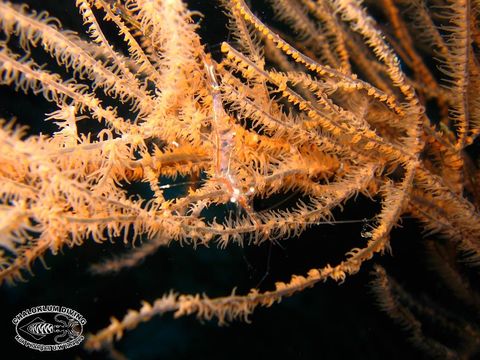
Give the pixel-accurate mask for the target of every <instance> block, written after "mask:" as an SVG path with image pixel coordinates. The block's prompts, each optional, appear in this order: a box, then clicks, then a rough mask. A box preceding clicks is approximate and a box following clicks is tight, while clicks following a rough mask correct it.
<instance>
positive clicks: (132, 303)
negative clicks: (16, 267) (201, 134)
mask: <svg viewBox="0 0 480 360" xmlns="http://www.w3.org/2000/svg"><path fill="white" fill-rule="evenodd" d="M32 3H35V6H36V8H39V9H47V10H49V11H50V12H51V13H52V14H53V15H55V16H57V17H59V18H61V19H62V22H63V24H64V26H65V27H66V28H74V29H76V30H78V31H80V30H81V29H82V25H81V23H80V21H81V20H80V17H79V16H78V14H77V12H76V10H75V9H74V7H73V6H71V5H70V4H67V5H63V4H62V5H59V3H61V2H59V1H53V0H49V1H42V2H32ZM40 3H41V4H40ZM62 3H63V2H62ZM72 3H73V1H72ZM205 3H207V2H202V1H191V6H192V8H194V9H199V10H201V11H202V12H204V13H205V14H206V17H205V19H204V20H202V23H201V26H202V30H201V32H202V38H203V39H204V41H205V43H208V44H209V46H210V48H211V50H212V52H213V53H214V55H216V54H217V55H218V44H219V43H220V42H221V41H223V40H226V39H227V38H228V36H227V34H226V32H225V30H224V21H225V19H224V18H223V17H222V16H221V13H220V12H219V10H218V9H213V10H212V9H211V8H210V6H209V5H206V4H205ZM260 12H262V11H260ZM264 15H265V16H269V12H268V10H265V14H264ZM53 110H55V107H54V106H52V105H50V104H46V103H45V102H44V100H43V99H41V98H35V97H34V96H23V95H17V94H16V93H14V92H13V91H11V90H10V89H6V88H4V87H1V88H0V113H1V114H2V116H4V117H6V118H9V117H13V116H16V117H18V119H19V122H22V123H26V124H29V125H30V126H31V127H32V128H33V129H34V130H32V132H36V133H38V131H45V132H48V131H51V130H52V128H51V127H50V128H45V127H44V126H45V125H43V124H42V123H41V119H42V118H43V116H44V114H45V113H48V112H51V111H53ZM256 206H259V207H266V206H269V204H261V203H258V204H256ZM377 208H378V204H375V203H373V204H372V202H371V201H367V200H366V199H363V198H362V197H359V198H358V199H357V200H356V201H353V200H351V201H349V202H348V203H347V204H346V207H345V210H344V211H343V213H341V212H337V213H336V214H335V215H336V218H337V219H338V220H342V219H344V220H355V219H360V220H361V219H364V218H365V219H368V218H370V217H371V216H372V215H373V214H375V212H376V211H377V210H378V209H377ZM367 225H368V222H362V221H360V222H358V223H351V224H338V225H335V226H332V225H319V226H316V227H313V228H311V229H310V230H308V231H306V232H305V233H304V234H303V235H302V236H301V238H298V239H289V240H285V241H281V244H280V246H273V247H272V246H271V245H270V244H268V243H264V244H262V245H261V246H258V247H246V248H241V247H239V246H238V245H233V244H232V245H230V246H229V247H228V248H227V249H225V250H221V249H218V248H217V247H216V246H214V245H212V246H211V247H210V248H205V247H200V248H198V249H197V250H193V249H192V248H191V247H189V246H184V247H181V246H179V245H178V244H172V246H171V247H169V248H162V249H160V250H159V251H158V252H157V253H156V254H155V255H153V256H150V257H149V258H148V259H146V260H145V261H144V262H143V263H142V264H141V265H140V266H138V267H136V268H133V269H128V270H126V271H123V272H121V273H120V274H117V275H109V276H98V275H92V274H91V273H89V272H88V268H89V266H90V265H91V264H92V263H96V262H98V261H100V260H102V259H104V258H108V257H110V256H111V255H112V254H114V253H121V252H123V251H125V248H127V250H128V248H129V247H130V245H127V246H125V245H124V244H122V243H121V241H119V242H117V243H115V244H110V243H105V244H96V243H93V242H86V243H85V244H84V245H83V246H81V247H77V248H73V249H68V248H65V249H63V251H62V253H61V254H58V255H57V256H53V255H51V254H48V255H47V256H46V257H45V263H46V264H47V266H48V267H49V269H45V268H44V266H43V265H42V264H41V263H40V262H37V263H35V265H34V266H33V268H32V272H33V275H28V274H27V275H26V280H27V281H26V282H24V283H18V284H16V285H15V286H5V285H4V286H3V287H2V288H0V306H1V312H0V329H1V330H0V333H1V337H0V344H1V351H2V354H9V355H8V357H3V356H2V357H3V358H4V359H7V358H9V359H10V358H18V359H32V360H33V359H57V358H58V359H102V358H105V356H106V355H105V354H103V353H94V354H90V353H87V352H85V351H84V350H82V349H81V348H80V347H77V348H74V349H70V350H67V351H63V352H61V353H39V352H36V351H33V350H29V349H26V348H24V347H23V346H21V345H20V344H18V343H17V342H16V341H15V340H14V336H15V331H14V327H13V325H12V323H11V319H12V318H13V317H14V316H15V315H16V314H17V313H18V312H20V311H22V310H24V309H25V308H29V307H32V306H36V305H47V304H55V305H62V306H67V307H70V308H72V309H75V310H77V311H78V312H80V313H81V314H82V315H83V316H84V317H85V318H86V319H87V321H88V323H87V325H86V329H87V332H96V331H98V330H99V329H101V328H103V327H104V326H106V325H108V323H109V318H110V317H111V316H116V317H122V316H123V315H124V314H125V313H126V310H127V309H129V308H133V309H138V308H139V307H140V301H141V300H147V301H153V300H154V299H156V298H158V297H160V296H162V295H163V294H165V293H167V292H169V291H170V290H171V289H174V290H175V291H177V292H179V293H198V292H200V293H202V292H205V293H206V294H208V295H209V296H212V297H213V296H223V295H226V294H229V293H230V292H231V291H232V289H233V288H234V287H237V293H246V292H248V290H249V289H250V288H252V287H255V286H257V285H259V281H260V280H261V279H262V278H264V277H265V279H264V281H263V282H262V283H261V284H260V287H261V289H264V290H265V289H271V288H272V286H273V284H274V282H275V281H288V279H289V278H290V275H291V274H301V275H304V274H306V272H307V271H308V270H309V269H311V268H313V267H321V266H324V265H325V264H327V263H330V264H335V263H337V262H338V261H340V260H341V259H342V258H343V255H344V253H345V252H346V251H348V250H349V249H351V248H353V247H360V246H362V245H363V244H364V242H365V241H364V239H362V238H361V236H360V233H361V231H362V230H365V227H366V226H367ZM421 243H422V234H421V231H420V228H419V227H418V226H417V224H416V223H415V222H414V221H413V220H409V219H407V220H405V221H404V222H403V223H402V225H401V228H399V229H396V230H394V232H393V234H392V248H393V256H392V255H389V254H387V255H385V256H383V257H380V256H377V257H376V258H375V259H374V260H372V261H370V262H369V263H367V264H365V265H364V267H363V268H362V270H361V271H360V273H359V274H358V275H356V276H352V277H350V278H348V279H347V281H346V282H345V283H344V284H342V285H338V284H336V283H333V282H330V281H329V282H327V283H325V284H318V285H317V286H316V287H314V288H312V289H307V290H305V291H303V292H302V293H299V294H297V295H295V296H293V297H292V298H288V299H284V300H283V301H282V302H281V303H280V304H275V305H274V306H272V307H271V308H268V309H264V308H261V309H258V310H256V311H255V313H254V314H253V315H252V316H251V318H250V320H251V323H250V324H247V323H242V322H233V323H232V324H230V325H229V326H227V327H218V326H217V324H216V322H215V321H211V322H204V323H201V322H199V321H197V320H196V319H195V318H193V317H186V318H182V319H177V320H175V319H172V316H171V315H166V316H164V317H161V318H160V317H157V318H154V319H152V320H151V321H150V322H148V323H146V324H142V325H140V326H139V327H138V328H137V329H136V330H134V331H131V332H128V333H127V334H126V335H125V337H124V339H123V340H122V341H121V342H120V343H118V344H117V349H118V350H119V351H121V352H122V353H124V354H125V355H126V356H127V357H128V358H130V359H142V360H147V359H194V358H195V359H227V358H228V359H257V358H258V359H259V358H266V357H268V358H273V359H275V358H276V359H292V360H297V359H298V360H301V359H350V358H354V359H372V360H374V359H378V360H381V359H399V360H400V359H405V358H411V359H422V358H424V356H423V355H422V353H420V352H419V351H418V350H416V349H415V348H414V347H412V346H411V344H410V343H409V342H408V341H407V334H406V333H405V332H404V331H402V330H401V329H400V328H399V327H398V326H397V325H395V324H393V323H392V321H391V320H390V319H389V318H388V317H387V316H386V315H385V314H384V313H383V312H381V311H380V309H379V307H378V306H377V304H376V300H375V297H374V296H373V294H372V291H371V288H370V286H369V282H370V281H371V279H372V277H371V276H370V271H371V270H372V264H374V263H382V264H383V265H385V266H386V267H387V269H388V270H389V271H390V273H392V274H393V275H394V276H395V278H396V279H397V280H398V281H399V282H401V283H402V284H405V286H406V287H407V288H408V289H409V290H410V292H411V293H412V294H413V295H414V296H415V295H419V296H420V295H421V294H423V293H424V292H429V293H430V296H433V297H435V298H445V299H446V300H445V301H450V300H449V297H448V294H446V293H445V290H444V289H443V288H442V285H441V284H440V283H439V282H438V280H437V278H436V277H435V276H434V275H431V274H430V273H429V272H428V271H426V270H425V269H426V268H428V266H427V263H426V259H425V253H424V250H423V247H422V245H421ZM267 268H268V269H269V272H268V274H267V275H266V270H267ZM265 275H266V276H265ZM452 306H455V304H452Z"/></svg>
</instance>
